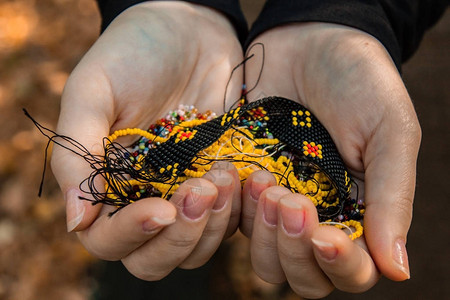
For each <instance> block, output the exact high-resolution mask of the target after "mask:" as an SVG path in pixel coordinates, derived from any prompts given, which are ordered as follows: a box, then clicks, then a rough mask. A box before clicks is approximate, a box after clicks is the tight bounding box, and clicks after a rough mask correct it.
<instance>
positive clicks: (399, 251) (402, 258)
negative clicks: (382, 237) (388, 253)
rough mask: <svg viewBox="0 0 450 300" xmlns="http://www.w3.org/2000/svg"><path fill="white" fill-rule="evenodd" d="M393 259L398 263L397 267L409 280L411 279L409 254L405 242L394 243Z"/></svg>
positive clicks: (399, 240)
mask: <svg viewBox="0 0 450 300" xmlns="http://www.w3.org/2000/svg"><path fill="white" fill-rule="evenodd" d="M393 259H394V261H395V262H396V263H397V267H398V268H399V270H400V271H402V272H403V273H404V274H405V275H406V276H407V277H408V279H409V278H410V277H411V275H410V272H409V263H408V254H407V252H406V246H405V242H404V240H402V239H398V240H396V241H395V243H394V253H393Z"/></svg>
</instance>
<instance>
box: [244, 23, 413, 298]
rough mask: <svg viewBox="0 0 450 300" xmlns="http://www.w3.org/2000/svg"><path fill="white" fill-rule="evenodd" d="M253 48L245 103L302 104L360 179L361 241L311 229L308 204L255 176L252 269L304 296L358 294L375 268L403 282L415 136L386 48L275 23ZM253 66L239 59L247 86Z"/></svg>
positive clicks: (248, 210) (248, 225)
mask: <svg viewBox="0 0 450 300" xmlns="http://www.w3.org/2000/svg"><path fill="white" fill-rule="evenodd" d="M256 42H261V43H263V44H264V46H265V50H266V57H265V61H264V70H263V73H262V77H261V80H260V82H259V84H258V86H257V88H256V89H255V90H253V91H252V93H250V95H249V99H250V100H254V99H256V98H261V95H266V96H270V95H274V96H281V97H286V98H289V99H292V100H296V101H298V102H300V103H301V104H303V105H304V106H306V107H308V108H309V109H310V110H311V112H312V113H313V114H314V115H315V116H316V117H317V118H318V119H319V120H320V121H321V122H322V124H323V125H324V126H325V128H327V130H328V131H329V133H330V135H331V136H332V138H333V140H334V141H335V143H336V145H337V148H338V150H339V152H340V154H341V156H342V157H343V160H344V162H345V164H346V165H347V167H348V169H349V170H350V172H351V173H352V174H353V176H354V177H355V178H358V179H361V180H363V181H364V185H365V192H364V198H365V202H366V214H365V217H364V226H365V237H364V238H359V239H357V240H356V242H355V243H353V242H351V240H350V239H349V238H347V237H346V234H345V233H344V232H343V231H340V230H337V229H336V228H333V227H331V226H327V227H322V226H321V227H319V225H318V218H317V212H316V211H315V210H314V209H313V208H314V207H313V206H312V205H311V203H310V201H309V202H308V199H307V198H305V197H303V196H302V195H292V194H291V193H290V192H288V191H287V190H285V189H284V188H281V187H271V186H272V185H274V181H273V180H274V179H269V178H270V176H269V175H268V174H262V173H259V174H255V175H254V177H253V178H252V179H250V180H248V181H247V182H246V186H245V187H244V193H243V211H242V216H243V217H242V219H243V220H245V222H243V223H242V226H241V230H242V231H243V232H244V234H246V235H247V236H249V237H251V254H252V263H253V267H254V269H255V271H256V272H257V273H258V275H259V276H260V277H261V278H262V279H265V280H266V281H269V282H282V281H284V280H286V279H287V280H288V282H289V284H290V286H291V287H292V289H293V290H294V291H295V292H296V293H298V294H299V295H301V296H304V297H307V298H316V297H324V296H326V295H327V294H329V293H330V292H331V290H332V289H333V288H334V287H336V288H338V289H340V290H343V291H347V292H362V291H365V290H367V289H369V288H370V287H372V286H373V285H374V284H375V283H376V282H377V280H378V277H379V274H378V271H377V268H378V270H379V271H380V272H381V274H383V275H384V276H386V277H388V278H390V279H392V280H405V279H407V278H409V267H408V258H407V253H406V248H405V243H406V235H407V232H408V229H409V226H410V222H411V217H412V202H413V197H414V188H415V177H416V171H415V170H416V161H417V154H418V149H419V144H420V138H421V131H420V127H419V123H418V120H417V117H416V114H415V111H414V108H413V105H412V103H411V99H410V98H409V96H408V93H407V91H406V88H405V86H404V84H403V82H402V80H401V78H400V76H399V74H398V72H397V70H396V68H395V66H394V64H393V62H392V60H391V58H390V56H389V55H388V53H387V51H386V50H385V49H384V47H383V46H382V45H381V44H380V43H379V42H378V41H377V40H376V39H374V38H373V37H371V36H369V35H368V34H365V33H363V32H361V31H359V30H356V29H352V28H349V27H345V26H340V25H335V24H323V23H305V24H293V25H287V26H282V27H278V28H275V29H272V30H270V31H268V32H265V33H264V34H262V35H261V36H259V37H258V38H257V39H256V40H255V43H256ZM254 49H256V48H254ZM253 51H254V52H256V51H257V50H253ZM260 56H261V55H260ZM260 66H261V61H258V60H257V59H253V60H250V61H249V62H248V65H247V67H246V74H245V78H246V79H247V86H249V87H251V86H252V85H253V84H254V82H255V81H256V78H257V77H258V75H259V71H260ZM255 180H256V182H257V184H256V190H255V189H253V185H254V182H255ZM253 218H254V221H253V223H252V222H251V220H252V219H253Z"/></svg>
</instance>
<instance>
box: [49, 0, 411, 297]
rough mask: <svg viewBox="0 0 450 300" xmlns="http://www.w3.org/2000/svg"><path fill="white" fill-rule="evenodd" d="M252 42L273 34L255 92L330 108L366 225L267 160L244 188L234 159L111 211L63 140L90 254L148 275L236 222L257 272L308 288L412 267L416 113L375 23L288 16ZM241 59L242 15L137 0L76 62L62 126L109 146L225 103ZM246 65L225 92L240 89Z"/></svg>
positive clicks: (183, 262)
mask: <svg viewBox="0 0 450 300" xmlns="http://www.w3.org/2000/svg"><path fill="white" fill-rule="evenodd" d="M255 42H262V43H264V45H265V48H266V59H265V62H264V70H263V73H262V77H261V81H260V82H259V84H258V85H257V87H256V89H254V90H253V91H252V92H251V93H250V94H249V95H248V97H249V99H250V100H255V99H257V98H261V97H262V96H264V95H266V96H269V95H276V96H282V97H286V98H289V99H292V100H295V101H299V102H300V103H302V104H303V105H305V106H306V107H308V108H309V109H310V110H311V111H312V112H313V113H314V114H315V115H316V117H317V118H318V119H319V120H321V122H322V123H323V125H324V126H325V127H326V128H327V129H328V131H329V132H330V134H331V136H332V137H333V139H334V141H335V143H336V145H337V147H338V150H339V152H340V153H341V155H342V156H343V159H344V161H345V163H346V164H347V166H348V168H349V170H351V173H352V174H353V175H354V176H356V177H357V178H359V179H361V180H363V181H364V183H365V194H364V197H365V200H366V204H367V211H366V216H365V229H366V231H365V238H360V239H358V240H357V241H356V242H351V241H350V239H348V237H347V236H346V234H345V233H344V232H343V231H340V230H337V229H335V228H332V227H319V225H318V217H317V212H316V210H315V208H314V206H313V205H312V204H311V201H310V200H309V199H307V198H306V197H304V196H302V195H298V194H297V195H294V194H292V193H291V192H290V191H288V190H286V189H284V188H282V187H278V186H276V181H275V178H274V177H273V176H272V175H271V174H270V173H267V172H263V171H257V172H255V173H253V174H252V175H250V177H249V179H248V180H247V182H246V184H245V186H244V188H243V191H242V195H241V191H240V184H239V180H238V177H237V171H236V169H235V168H234V167H233V166H231V165H230V164H226V163H217V164H216V165H214V168H213V170H212V171H210V172H209V173H208V174H207V175H205V177H204V178H200V179H191V180H188V181H187V182H186V183H184V184H183V185H182V186H181V187H180V188H179V189H178V190H177V192H176V193H175V195H174V196H173V197H172V198H171V200H170V201H166V200H163V199H160V198H151V199H143V200H141V201H139V202H137V203H135V204H133V205H130V206H127V207H126V208H124V209H122V210H121V211H119V212H118V213H116V214H115V215H114V216H112V217H111V218H109V217H107V213H108V212H110V211H111V210H113V209H114V208H112V207H106V206H104V207H101V206H91V205H90V203H88V202H86V201H80V200H79V199H78V197H79V196H86V197H88V195H84V194H83V193H82V192H80V191H79V184H80V182H82V180H84V179H85V178H86V177H88V176H89V174H90V173H91V169H90V167H89V166H88V165H87V164H86V163H85V162H84V161H83V160H82V159H81V158H79V157H78V156H76V155H73V154H71V153H70V152H69V151H66V150H63V149H61V148H60V147H55V149H54V153H53V157H52V168H53V171H54V173H55V176H56V178H57V180H58V182H59V184H60V186H61V189H62V191H63V193H64V195H65V200H66V202H67V221H68V230H69V231H75V232H77V235H78V237H79V238H80V240H81V242H82V243H83V245H84V246H85V247H86V249H88V251H90V252H91V253H92V254H93V255H95V256H97V257H99V258H102V259H106V260H122V262H123V263H124V265H125V266H126V267H127V269H128V270H129V271H130V272H131V273H132V274H134V275H135V276H137V277H139V278H141V279H145V280H159V279H161V278H163V277H165V276H166V275H167V274H169V273H170V272H171V271H172V270H173V269H174V268H175V267H181V268H195V267H199V266H201V265H203V264H204V263H205V262H206V261H208V260H209V258H210V257H211V256H212V255H213V253H214V252H215V251H216V249H217V247H218V246H219V244H220V242H221V241H222V240H223V239H224V238H226V237H228V236H229V235H231V234H232V233H233V232H234V231H235V230H236V228H237V226H238V224H239V222H240V230H241V231H242V232H243V233H244V234H245V235H247V236H248V237H249V238H250V239H251V257H252V263H253V267H254V270H255V271H256V273H257V274H258V275H259V276H260V277H261V278H262V279H264V280H266V281H268V282H272V283H279V282H283V281H285V280H287V281H288V282H289V284H290V286H291V287H292V289H293V290H294V291H295V292H296V293H298V294H299V295H301V296H304V297H308V298H319V297H323V296H326V295H327V294H329V293H330V292H331V291H332V290H333V288H338V289H341V290H343V291H348V292H362V291H365V290H367V289H369V288H370V287H372V286H373V285H374V284H375V283H376V282H377V280H378V278H379V276H380V273H381V274H383V275H385V276H386V277H388V278H390V279H392V280H404V279H407V278H409V268H408V264H407V254H406V249H405V246H404V245H405V242H406V234H407V231H408V229H409V225H410V221H411V215H412V199H413V195H414V185H415V166H416V160H417V152H418V147H419V143H420V127H419V125H418V121H417V118H416V114H415V112H414V109H413V106H412V104H411V100H410V99H409V96H408V93H407V91H406V89H405V87H404V85H403V82H402V81H401V78H400V76H399V74H398V72H397V71H396V69H395V66H394V65H393V63H392V61H391V59H390V57H389V55H388V53H387V52H386V50H385V49H384V48H383V46H382V45H381V44H380V43H379V42H378V41H376V40H375V39H374V38H373V37H371V36H369V35H367V34H365V33H362V32H360V31H358V30H355V29H350V28H347V27H344V26H338V25H333V24H320V23H311V24H308V23H305V24H296V25H289V26H283V27H278V28H275V29H272V30H270V31H267V32H265V33H264V34H262V35H260V36H259V37H258V38H257V39H256V40H255ZM254 49H255V50H254V51H257V48H254ZM257 57H258V56H255V58H254V59H251V60H249V61H248V62H247V64H246V67H245V79H246V84H247V86H249V87H252V86H253V85H254V83H255V81H256V78H257V77H258V75H259V70H260V66H261V62H260V61H258V59H257ZM242 60H243V54H242V49H241V47H240V45H239V42H238V40H237V38H236V34H235V32H234V31H233V28H232V26H231V25H230V23H229V22H228V20H227V19H226V18H225V17H224V16H223V15H221V14H219V13H217V12H215V11H214V10H211V9H208V8H205V7H202V6H197V5H193V4H187V3H183V2H167V3H166V2H151V3H144V4H139V5H136V6H134V7H132V8H130V9H128V10H127V11H125V12H124V13H122V14H121V15H119V16H118V17H117V18H116V19H115V20H114V21H113V22H112V23H111V24H110V26H109V27H108V29H107V30H106V31H105V32H104V33H103V34H102V36H101V37H100V38H99V39H98V41H97V42H96V43H95V44H94V45H93V47H92V48H91V49H90V50H89V52H88V53H87V54H86V55H85V57H84V58H83V59H82V61H81V62H80V63H79V65H78V66H77V67H76V69H75V70H74V71H73V73H72V74H71V76H70V78H69V80H68V82H67V85H66V87H65V90H64V93H63V99H62V104H61V114H60V119H59V122H58V128H57V131H58V132H59V133H60V134H65V135H67V136H70V137H72V138H74V139H76V140H77V141H79V142H80V143H81V144H83V145H84V146H86V148H87V149H88V150H89V151H90V152H91V153H93V154H102V151H103V150H102V149H103V147H102V145H101V141H102V138H103V137H105V136H108V135H109V134H110V133H112V132H113V131H114V130H116V129H123V128H127V127H139V128H147V127H148V126H149V125H150V124H151V123H152V122H153V121H154V120H155V119H157V118H159V117H161V116H162V115H164V114H165V113H166V112H167V111H169V110H170V109H173V108H174V107H177V106H178V104H180V103H182V104H193V105H195V106H196V107H198V108H199V111H205V110H207V109H211V110H213V111H216V112H221V109H222V104H223V103H222V101H223V95H224V93H225V85H226V82H227V81H228V78H229V76H230V73H231V70H232V69H233V67H234V66H236V65H237V64H239V63H240V62H241V61H242ZM240 72H241V70H238V71H237V72H235V74H234V75H233V78H232V81H231V83H230V86H229V88H228V91H227V99H237V98H238V97H239V94H240V88H241V85H242V82H243V81H244V76H243V74H242V72H241V73H240ZM227 104H230V103H227ZM324 108H326V109H324ZM120 142H122V143H123V144H129V143H130V142H131V140H125V139H123V140H121V141H120ZM101 186H102V184H101V182H99V183H98V188H100V187H101ZM241 200H242V201H241ZM161 257H164V259H163V260H162V259H161Z"/></svg>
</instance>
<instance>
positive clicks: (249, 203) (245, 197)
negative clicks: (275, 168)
mask: <svg viewBox="0 0 450 300" xmlns="http://www.w3.org/2000/svg"><path fill="white" fill-rule="evenodd" d="M276 184H277V181H276V179H275V176H273V175H272V174H271V173H270V172H267V171H255V172H253V173H252V174H250V176H248V178H247V179H246V181H245V184H244V189H243V191H242V212H241V224H240V225H239V226H240V230H241V232H242V233H243V234H244V235H245V236H247V237H249V238H250V237H251V236H252V231H253V221H254V219H255V214H256V208H257V205H258V200H259V196H260V195H261V193H262V192H263V191H264V190H265V189H267V188H268V187H271V186H274V185H276Z"/></svg>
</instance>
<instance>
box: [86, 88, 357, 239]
mask: <svg viewBox="0 0 450 300" xmlns="http://www.w3.org/2000/svg"><path fill="white" fill-rule="evenodd" d="M125 135H138V136H141V137H140V138H139V140H138V141H137V142H136V143H135V144H134V145H133V146H132V150H131V151H128V150H127V149H125V148H124V147H122V146H120V145H119V144H118V143H116V142H115V140H116V139H117V138H118V137H120V136H125ZM219 160H224V161H230V162H231V163H233V164H234V165H235V166H236V168H237V169H238V173H239V177H240V179H241V182H242V183H243V182H245V180H246V178H247V177H248V176H249V175H250V174H251V173H252V172H253V171H255V170H259V169H263V170H267V171H269V172H271V173H272V174H273V175H274V176H275V177H276V179H277V182H278V184H279V185H281V186H285V187H287V188H289V189H290V190H291V191H292V192H295V193H302V194H304V195H305V196H307V197H308V198H309V199H311V201H312V202H313V204H314V205H315V206H316V208H317V211H318V214H319V220H320V221H321V222H322V223H327V222H328V223H330V224H334V225H335V226H337V227H339V228H343V227H353V228H354V232H353V233H351V234H350V237H351V238H352V239H355V238H358V237H359V236H361V235H362V232H363V227H362V225H361V220H362V217H363V214H364V205H363V203H362V202H361V201H356V200H355V199H352V198H351V197H350V192H351V182H352V181H351V178H350V177H349V175H348V173H347V171H346V168H345V166H344V164H343V162H342V160H341V158H340V156H339V154H338V152H337V150H336V147H335V145H334V143H333V141H332V139H331V137H330V136H329V134H328V132H327V131H326V129H325V128H324V127H323V126H322V125H321V124H320V122H319V121H318V120H317V119H316V118H315V117H314V116H313V115H312V114H311V113H310V112H309V111H308V110H307V109H306V108H305V107H303V106H302V105H300V104H298V103H296V102H294V101H291V100H288V99H284V98H281V97H268V98H264V99H261V100H258V101H256V102H252V103H249V104H244V102H241V103H240V105H239V106H238V107H237V108H235V109H232V110H230V111H229V112H227V113H225V114H224V115H222V116H218V117H216V115H215V114H214V113H212V112H206V113H204V114H201V113H198V111H197V110H196V109H195V108H194V107H189V106H180V107H179V109H178V110H177V111H172V112H170V113H169V114H168V115H167V116H165V117H164V118H162V119H160V120H158V121H157V122H156V123H155V124H153V125H151V126H150V128H149V129H148V131H144V130H141V129H124V130H119V131H116V132H114V133H113V134H112V135H110V136H109V137H108V138H107V139H106V142H105V156H104V165H103V167H101V168H99V167H98V166H97V167H96V168H97V169H96V171H95V172H94V173H93V174H92V175H91V176H90V177H89V178H88V179H87V182H88V186H89V187H93V184H92V183H93V181H94V178H95V177H96V176H99V175H101V176H102V177H104V178H105V179H106V192H105V193H98V192H96V191H94V190H93V189H92V188H90V190H88V191H86V192H88V193H91V194H92V195H93V197H94V200H93V202H94V204H96V203H104V204H110V205H115V206H116V207H118V209H120V208H122V207H124V206H126V205H128V204H131V203H133V202H135V201H137V200H139V199H142V198H146V197H152V196H157V197H162V198H165V199H169V198H170V196H171V195H172V194H173V193H174V192H175V190H176V189H177V188H178V186H179V185H180V184H181V183H182V182H184V181H185V180H187V179H188V178H192V177H202V176H203V175H204V174H205V173H206V172H208V171H209V169H210V167H211V166H212V164H213V163H214V162H215V161H219Z"/></svg>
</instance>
